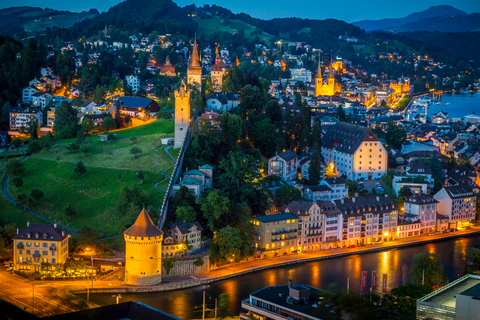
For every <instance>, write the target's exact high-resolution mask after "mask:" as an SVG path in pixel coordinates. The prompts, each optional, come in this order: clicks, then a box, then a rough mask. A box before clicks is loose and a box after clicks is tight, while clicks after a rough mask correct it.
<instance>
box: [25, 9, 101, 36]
mask: <svg viewBox="0 0 480 320" xmlns="http://www.w3.org/2000/svg"><path fill="white" fill-rule="evenodd" d="M32 15H33V14H29V16H32ZM93 17H95V15H93V14H88V13H70V14H58V15H51V16H49V17H43V18H42V21H38V22H35V20H29V21H27V22H25V23H23V24H22V27H23V28H24V29H25V31H27V32H41V31H44V30H45V29H46V28H52V27H57V28H70V27H71V26H73V25H74V24H75V23H77V22H81V21H84V20H88V19H91V18H93ZM50 18H51V19H50Z"/></svg>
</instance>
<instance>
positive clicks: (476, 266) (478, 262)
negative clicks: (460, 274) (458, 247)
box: [456, 247, 480, 274]
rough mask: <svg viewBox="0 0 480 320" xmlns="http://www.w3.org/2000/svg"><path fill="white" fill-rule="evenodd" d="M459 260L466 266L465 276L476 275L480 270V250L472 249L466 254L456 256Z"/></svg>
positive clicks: (461, 253) (460, 253)
mask: <svg viewBox="0 0 480 320" xmlns="http://www.w3.org/2000/svg"><path fill="white" fill-rule="evenodd" d="M456 258H457V260H458V261H459V262H460V263H461V264H462V265H464V266H465V270H464V274H468V273H474V272H475V271H478V270H480V249H479V248H475V247H470V248H468V249H467V251H466V253H465V254H464V253H463V252H459V253H458V254H457V255H456Z"/></svg>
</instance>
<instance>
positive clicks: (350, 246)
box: [348, 244, 356, 249]
mask: <svg viewBox="0 0 480 320" xmlns="http://www.w3.org/2000/svg"><path fill="white" fill-rule="evenodd" d="M355 247H356V245H354V244H352V245H349V246H348V249H352V248H355Z"/></svg>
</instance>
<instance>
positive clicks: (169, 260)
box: [162, 257, 178, 274]
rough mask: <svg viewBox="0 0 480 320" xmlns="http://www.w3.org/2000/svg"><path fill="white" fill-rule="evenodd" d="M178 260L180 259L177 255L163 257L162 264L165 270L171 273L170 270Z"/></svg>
mask: <svg viewBox="0 0 480 320" xmlns="http://www.w3.org/2000/svg"><path fill="white" fill-rule="evenodd" d="M177 261H178V259H177V258H175V257H171V258H165V259H162V265H163V267H164V268H165V271H167V274H170V270H172V269H173V267H174V266H175V262H177Z"/></svg>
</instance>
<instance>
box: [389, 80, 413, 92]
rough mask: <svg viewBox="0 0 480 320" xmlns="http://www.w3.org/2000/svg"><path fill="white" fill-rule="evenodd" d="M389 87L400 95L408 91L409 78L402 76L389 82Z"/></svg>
mask: <svg viewBox="0 0 480 320" xmlns="http://www.w3.org/2000/svg"><path fill="white" fill-rule="evenodd" d="M390 88H391V89H393V90H395V93H396V94H397V95H398V96H400V95H402V94H409V93H410V78H404V77H403V76H402V77H401V78H399V79H397V81H392V82H390Z"/></svg>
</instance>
